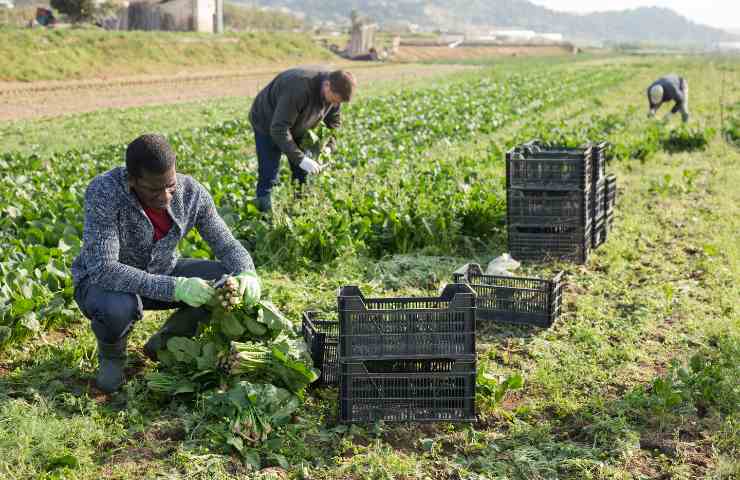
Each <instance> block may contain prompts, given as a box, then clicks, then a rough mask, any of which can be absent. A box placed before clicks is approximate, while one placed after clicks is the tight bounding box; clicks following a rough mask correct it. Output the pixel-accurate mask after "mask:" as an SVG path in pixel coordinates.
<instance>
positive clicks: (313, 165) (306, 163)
mask: <svg viewBox="0 0 740 480" xmlns="http://www.w3.org/2000/svg"><path fill="white" fill-rule="evenodd" d="M298 166H299V167H301V168H302V169H303V170H305V171H306V172H308V173H310V174H312V175H315V174H317V173H319V172H320V171H321V165H319V162H316V161H314V160H312V159H311V158H309V157H303V160H301V163H299V164H298Z"/></svg>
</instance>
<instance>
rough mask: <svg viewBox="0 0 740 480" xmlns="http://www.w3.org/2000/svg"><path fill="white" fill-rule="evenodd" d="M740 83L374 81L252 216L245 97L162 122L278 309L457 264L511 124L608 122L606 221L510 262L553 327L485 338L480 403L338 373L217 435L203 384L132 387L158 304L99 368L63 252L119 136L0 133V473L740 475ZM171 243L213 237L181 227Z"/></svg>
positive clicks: (725, 75) (426, 275) (512, 74)
mask: <svg viewBox="0 0 740 480" xmlns="http://www.w3.org/2000/svg"><path fill="white" fill-rule="evenodd" d="M668 71H679V72H681V73H682V74H684V75H686V76H687V77H688V78H689V79H690V80H691V84H692V105H691V107H692V121H691V122H690V124H689V126H688V127H683V126H681V125H680V124H679V123H678V120H677V119H673V121H672V122H667V123H659V122H656V121H654V120H648V119H647V118H646V115H645V114H646V112H647V107H646V105H645V103H646V99H645V98H644V96H645V95H644V88H645V86H646V85H648V84H649V83H650V81H652V80H653V79H654V78H656V77H657V76H659V75H661V74H664V73H666V72H668ZM723 82H724V85H723ZM738 87H740V63H738V62H737V61H734V62H733V61H729V60H727V59H721V58H690V59H671V60H669V59H652V58H636V59H635V58H629V59H624V58H612V59H609V58H607V59H596V60H593V61H587V62H579V63H562V62H560V63H558V62H552V63H546V64H545V63H537V62H534V61H533V62H531V63H527V62H520V63H516V64H513V63H512V64H508V65H506V68H497V67H496V66H495V65H494V66H493V67H492V68H485V69H482V70H481V71H479V72H474V73H466V74H464V75H459V76H456V77H451V78H447V79H445V80H438V81H436V82H435V83H434V84H425V85H419V84H417V85H415V86H414V88H398V87H388V88H387V90H385V91H384V92H378V94H375V95H372V96H367V97H365V98H362V99H360V100H359V101H357V102H356V103H354V104H352V105H351V106H350V108H348V109H347V111H346V115H345V117H344V118H345V125H344V127H343V129H342V131H341V133H340V135H339V138H338V145H339V148H338V151H337V153H336V155H335V157H334V158H333V159H332V162H333V163H332V165H331V167H330V168H329V170H328V171H326V172H324V173H322V174H321V175H320V176H319V177H317V178H315V179H312V180H313V181H312V182H311V184H310V185H309V186H308V191H307V192H305V193H306V195H304V196H302V197H297V196H296V193H297V192H295V191H294V189H293V188H292V187H291V186H290V185H289V183H288V178H287V177H286V178H285V179H284V185H283V186H281V187H280V189H279V191H278V192H277V196H276V198H275V199H274V202H275V204H276V205H277V210H276V212H275V215H274V217H273V218H272V219H271V220H269V221H268V220H265V219H264V218H262V217H261V216H260V215H259V214H258V213H257V212H256V210H255V209H254V208H253V207H252V206H251V204H250V200H251V195H252V194H253V190H254V184H255V175H256V159H255V157H254V145H253V137H252V136H251V131H250V128H249V124H248V121H247V119H246V117H245V116H244V115H242V116H236V115H235V116H234V118H232V119H229V120H225V121H221V122H216V123H213V124H210V125H207V126H202V127H197V128H189V129H185V130H178V131H175V132H173V133H170V134H169V138H170V140H171V142H172V143H173V145H174V146H175V148H176V150H177V153H178V168H179V170H180V171H183V172H186V173H189V174H191V175H193V176H194V177H195V178H197V179H198V180H200V181H201V182H203V183H204V184H205V185H206V186H207V187H208V188H209V189H210V191H211V192H212V194H213V196H214V198H215V200H216V203H217V204H218V206H219V208H220V211H221V213H222V215H223V216H224V218H225V219H226V220H227V222H228V223H229V224H230V225H231V226H232V228H233V229H234V230H235V232H236V233H237V235H238V237H239V238H240V239H242V240H243V241H244V243H245V244H246V245H247V246H248V248H249V250H250V252H252V254H253V256H254V258H255V261H256V264H257V266H258V271H259V273H260V275H261V277H262V278H263V279H264V281H265V290H266V296H267V297H269V298H270V300H272V301H273V302H274V303H275V304H276V305H277V306H278V307H279V308H280V309H281V310H282V311H283V312H285V313H286V314H287V315H288V318H290V319H291V320H293V321H294V322H298V320H299V318H300V314H301V312H302V311H304V310H305V309H307V308H317V309H323V310H331V309H332V308H334V306H335V302H336V299H335V292H336V288H337V287H338V286H341V285H347V284H355V285H359V286H360V287H361V288H362V290H363V292H366V294H368V295H369V294H377V295H380V296H382V295H388V296H391V295H406V294H413V295H419V294H429V293H432V292H435V291H436V290H437V289H438V288H439V287H440V286H441V285H443V284H444V283H445V282H447V281H449V279H450V278H451V273H452V271H453V270H454V269H455V268H456V267H458V266H459V265H461V264H462V263H466V262H468V261H478V262H481V263H485V262H487V261H489V260H490V259H491V258H493V257H495V256H497V255H498V254H500V253H501V252H504V251H506V241H505V220H504V219H505V213H506V212H505V208H506V202H505V193H504V171H505V167H504V158H503V153H504V152H505V151H506V149H507V148H509V147H511V146H512V145H514V144H515V143H518V142H521V141H524V140H529V139H531V138H535V137H538V138H543V139H548V140H558V141H560V142H564V143H573V144H577V143H579V142H581V141H584V140H586V139H607V140H609V141H610V142H611V143H612V144H613V149H612V158H611V159H610V163H609V167H608V168H609V170H611V171H612V172H614V173H616V174H617V175H618V178H619V197H618V203H617V219H616V226H615V231H614V234H613V235H612V236H611V237H610V238H609V241H608V243H607V244H606V245H605V246H604V247H602V248H601V249H599V250H598V251H597V252H596V253H595V254H594V256H593V258H591V259H590V260H589V262H588V263H587V264H586V265H584V266H574V265H569V264H560V265H544V266H537V265H524V267H523V268H524V270H525V272H526V273H528V274H531V275H536V276H548V275H550V274H551V273H552V272H554V271H556V270H560V269H563V270H565V271H566V275H567V277H566V278H567V288H566V294H565V313H564V315H563V317H562V318H561V320H560V321H559V322H558V323H557V324H555V325H554V326H553V327H552V328H550V329H546V330H542V329H528V328H524V327H512V326H507V325H501V326H499V327H497V328H496V329H495V331H493V332H491V333H486V335H483V336H481V337H480V338H479V352H478V353H479V362H478V364H479V370H480V371H481V373H480V375H479V388H478V391H479V398H478V401H477V409H478V416H479V419H478V421H477V422H476V423H474V424H469V425H468V424H459V425H458V424H436V425H423V426H418V425H401V426H398V425H389V424H376V425H367V426H362V427H360V426H352V427H347V426H344V425H339V424H337V421H336V410H337V392H336V390H332V389H319V390H312V391H310V392H309V394H308V395H307V396H306V398H305V405H303V406H301V407H300V409H299V411H298V413H297V415H295V416H294V417H293V419H292V421H291V422H290V423H289V424H287V425H285V426H283V427H281V428H280V429H278V430H277V431H274V432H272V433H271V434H270V435H269V437H268V438H267V439H266V440H265V441H264V442H262V443H261V444H259V446H256V447H254V448H248V449H244V450H242V451H241V452H239V451H237V450H236V449H234V448H233V447H231V446H228V445H224V444H223V443H222V442H216V441H214V435H213V432H214V429H215V428H216V426H217V421H216V420H214V419H213V415H212V412H210V411H208V408H207V407H206V404H205V403H204V402H202V401H200V400H199V398H198V397H197V396H194V395H190V394H187V393H185V394H181V395H175V396H161V395H154V394H153V393H152V392H151V391H150V389H149V388H148V387H147V380H146V378H147V375H151V373H152V372H153V371H155V370H156V369H157V367H156V366H155V365H154V364H153V363H152V362H150V361H149V360H147V359H146V357H144V355H143V354H142V353H141V346H142V345H143V343H144V342H145V341H146V339H147V338H148V336H149V335H150V334H151V333H153V331H155V330H156V329H157V328H158V326H159V325H160V324H161V322H162V321H163V318H164V317H163V316H162V315H147V317H146V318H145V319H144V320H142V321H141V322H140V323H139V324H138V325H137V327H136V329H135V331H134V333H133V335H132V341H131V344H130V349H131V350H133V351H132V355H131V358H130V368H129V374H130V375H129V377H130V380H129V382H128V384H127V385H126V387H125V388H124V389H123V391H122V392H121V393H119V394H116V395H113V396H106V395H102V394H101V393H100V392H99V391H97V390H96V389H95V388H94V387H93V385H94V381H93V378H94V371H95V367H96V363H97V361H96V359H95V358H96V357H95V354H96V352H95V342H94V338H93V336H92V333H91V331H90V329H89V327H88V326H87V323H86V322H85V321H84V319H82V318H81V315H80V313H79V312H78V310H77V309H76V307H75V305H74V303H73V301H72V286H71V277H70V274H69V264H70V263H71V260H72V258H74V255H75V254H76V252H77V251H78V250H79V247H80V234H81V228H82V216H81V198H82V194H83V192H84V189H85V187H86V185H87V183H88V182H89V180H90V179H91V178H92V177H93V176H94V175H96V174H97V173H100V172H103V171H105V170H107V169H109V168H111V167H112V166H115V165H118V164H120V163H121V161H122V160H121V159H122V155H123V150H124V145H118V144H115V145H104V146H93V147H86V146H85V145H84V144H80V145H79V146H78V147H77V148H75V149H72V150H69V149H65V150H58V151H51V152H48V151H44V152H43V153H34V152H33V151H28V150H26V151H14V152H8V153H3V154H1V155H0V172H1V173H2V175H1V176H0V198H1V199H2V202H1V203H0V205H2V207H1V209H0V276H1V277H2V287H0V338H1V339H2V345H3V351H2V353H1V354H0V476H2V477H3V478H90V479H93V478H101V477H105V478H134V477H139V478H180V477H182V478H204V479H205V478H286V477H290V478H315V479H320V478H327V479H329V478H332V479H333V478H368V479H416V478H419V479H468V478H469V479H479V478H480V479H482V478H500V479H504V478H506V479H509V478H515V479H540V478H542V479H550V478H573V479H580V478H596V479H607V478H609V479H612V478H613V479H623V478H645V479H648V478H682V479H683V478H685V479H694V478H713V479H730V478H737V477H738V476H739V475H740V462H738V460H737V458H738V457H739V456H740V448H739V446H740V408H738V407H739V405H740V383H739V381H738V378H740V305H738V303H739V302H738V298H740V289H739V288H738V285H739V284H740V250H739V249H738V242H737V235H738V232H740V215H738V213H739V212H738V205H740V194H738V192H737V189H736V185H737V184H738V181H740V173H738V169H737V163H738V160H739V159H740V152H739V151H738V149H737V143H736V142H737V135H736V131H737V125H738V122H739V121H740V120H739V119H738V112H739V111H738V109H737V104H738V102H740V93H738V92H740V89H738ZM723 92H724V93H723ZM664 108H665V107H664ZM222 111H227V109H226V108H223V109H222ZM244 112H245V113H246V110H244ZM661 113H664V112H661ZM40 125H41V123H40ZM142 128H146V124H145V123H142ZM181 247H182V248H181V253H182V254H183V255H185V256H195V257H207V256H209V251H208V249H207V246H206V245H205V244H204V242H203V241H202V240H201V239H200V238H199V237H198V235H197V234H193V235H191V236H190V237H189V238H188V241H187V242H186V243H185V244H183V245H182V246H181ZM507 378H509V379H512V378H516V379H517V381H515V382H508V383H507V382H505V379H507ZM508 387H511V388H508ZM514 387H518V388H514ZM507 390H508V391H507Z"/></svg>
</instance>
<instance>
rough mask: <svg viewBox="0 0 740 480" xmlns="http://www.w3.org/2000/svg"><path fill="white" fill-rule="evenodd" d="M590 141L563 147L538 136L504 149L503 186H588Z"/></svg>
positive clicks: (559, 188) (590, 154) (533, 187)
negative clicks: (504, 184) (509, 148)
mask: <svg viewBox="0 0 740 480" xmlns="http://www.w3.org/2000/svg"><path fill="white" fill-rule="evenodd" d="M592 154H593V145H591V144H588V145H585V146H584V147H582V148H564V147H558V146H549V145H545V144H543V143H541V142H539V141H537V140H533V141H531V142H529V143H525V144H523V145H520V146H518V147H515V148H513V149H512V150H510V151H509V152H507V153H506V188H507V189H509V188H528V189H538V190H572V189H581V190H590V189H591V184H592V182H593V180H592V173H591V168H592Z"/></svg>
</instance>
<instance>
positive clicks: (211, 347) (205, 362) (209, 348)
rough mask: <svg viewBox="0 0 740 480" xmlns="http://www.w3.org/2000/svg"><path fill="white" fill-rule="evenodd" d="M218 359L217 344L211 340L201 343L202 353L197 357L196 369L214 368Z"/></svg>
mask: <svg viewBox="0 0 740 480" xmlns="http://www.w3.org/2000/svg"><path fill="white" fill-rule="evenodd" d="M217 360H218V346H216V344H215V343H213V342H208V343H206V344H205V345H203V353H202V354H201V355H200V356H199V357H198V358H197V365H198V370H211V369H214V368H216V363H217Z"/></svg>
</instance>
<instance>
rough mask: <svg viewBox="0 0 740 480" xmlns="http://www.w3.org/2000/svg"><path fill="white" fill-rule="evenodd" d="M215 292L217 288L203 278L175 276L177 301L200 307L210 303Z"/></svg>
mask: <svg viewBox="0 0 740 480" xmlns="http://www.w3.org/2000/svg"><path fill="white" fill-rule="evenodd" d="M215 293H216V290H214V288H213V287H212V286H211V285H210V284H209V283H208V282H206V281H205V280H203V279H202V278H196V277H193V278H185V277H175V301H178V302H184V303H186V304H188V305H190V306H191V307H200V306H201V305H204V304H206V303H208V302H209V301H210V300H211V298H213V295H214V294H215Z"/></svg>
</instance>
